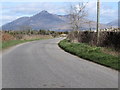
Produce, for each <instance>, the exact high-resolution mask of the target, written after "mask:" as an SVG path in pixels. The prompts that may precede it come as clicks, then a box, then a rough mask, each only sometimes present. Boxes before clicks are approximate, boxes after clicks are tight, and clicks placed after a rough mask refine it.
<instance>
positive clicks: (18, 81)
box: [2, 38, 118, 88]
mask: <svg viewBox="0 0 120 90" xmlns="http://www.w3.org/2000/svg"><path fill="white" fill-rule="evenodd" d="M61 39H62V38H56V39H49V40H40V41H33V42H28V43H24V44H20V45H17V46H14V47H12V48H10V49H9V50H7V51H5V52H4V53H3V55H2V87H3V88H117V87H118V72H117V71H115V70H112V69H109V68H107V67H104V66H101V65H98V64H95V63H93V62H89V61H87V60H84V59H81V58H78V57H76V56H74V55H71V54H69V53H67V52H65V51H63V50H62V49H60V48H59V47H58V45H57V43H58V42H59V41H60V40H61Z"/></svg>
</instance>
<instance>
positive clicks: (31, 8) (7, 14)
mask: <svg viewBox="0 0 120 90" xmlns="http://www.w3.org/2000/svg"><path fill="white" fill-rule="evenodd" d="M69 3H70V2H69ZM69 3H66V2H29V1H28V2H4V3H2V12H0V13H2V21H3V22H2V23H3V24H5V23H7V22H10V21H12V20H15V19H16V18H18V17H22V16H32V15H35V14H37V13H39V12H41V11H42V10H47V11H48V12H50V13H54V14H67V9H68V7H69V6H68V4H69ZM113 7H117V6H115V5H112V4H110V5H109V3H101V11H100V13H101V22H108V21H109V20H112V19H114V18H115V17H117V15H118V14H117V9H116V8H113ZM86 9H87V11H88V14H89V16H88V17H89V18H91V19H92V20H96V11H97V4H96V2H89V3H88V5H87V8H86ZM0 15H1V14H0ZM0 25H1V23H0Z"/></svg>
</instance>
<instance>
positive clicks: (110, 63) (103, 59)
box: [58, 39, 120, 70]
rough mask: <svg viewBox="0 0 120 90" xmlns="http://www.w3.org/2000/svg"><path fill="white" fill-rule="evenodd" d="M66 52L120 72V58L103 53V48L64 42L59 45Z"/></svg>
mask: <svg viewBox="0 0 120 90" xmlns="http://www.w3.org/2000/svg"><path fill="white" fill-rule="evenodd" d="M58 45H59V46H60V47H61V48H62V49H64V50H65V51H67V52H69V53H71V54H74V55H76V56H78V57H81V58H84V59H86V60H90V61H93V62H95V63H98V64H101V65H104V66H107V67H110V68H112V69H116V70H120V67H119V65H120V62H119V61H120V56H113V55H110V54H106V53H104V52H102V47H95V46H90V45H87V44H85V43H71V42H69V41H68V40H66V39H65V40H62V41H60V42H59V44H58Z"/></svg>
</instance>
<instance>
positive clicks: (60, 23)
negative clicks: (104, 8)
mask: <svg viewBox="0 0 120 90" xmlns="http://www.w3.org/2000/svg"><path fill="white" fill-rule="evenodd" d="M68 17H69V15H56V14H51V13H49V12H47V11H45V10H43V11H41V12H40V13H38V14H36V15H33V16H32V17H21V18H18V19H16V20H14V21H12V22H10V23H7V24H5V25H3V26H2V30H24V29H28V28H29V29H34V30H39V29H46V30H48V29H49V30H55V31H61V30H62V31H66V30H70V25H69V24H68ZM84 21H89V20H84ZM81 26H82V27H81V29H84V30H86V29H89V25H88V24H87V23H86V24H84V25H81ZM91 26H92V27H91V28H92V29H95V28H96V22H93V21H92V23H91ZM100 27H101V28H106V27H108V26H106V25H104V24H100Z"/></svg>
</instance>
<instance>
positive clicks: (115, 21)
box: [107, 19, 120, 27]
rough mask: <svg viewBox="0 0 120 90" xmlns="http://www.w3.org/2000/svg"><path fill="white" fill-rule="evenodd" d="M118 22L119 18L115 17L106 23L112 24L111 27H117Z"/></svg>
mask: <svg viewBox="0 0 120 90" xmlns="http://www.w3.org/2000/svg"><path fill="white" fill-rule="evenodd" d="M118 22H120V19H116V20H114V21H112V22H109V23H108V24H107V25H109V26H112V27H118Z"/></svg>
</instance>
